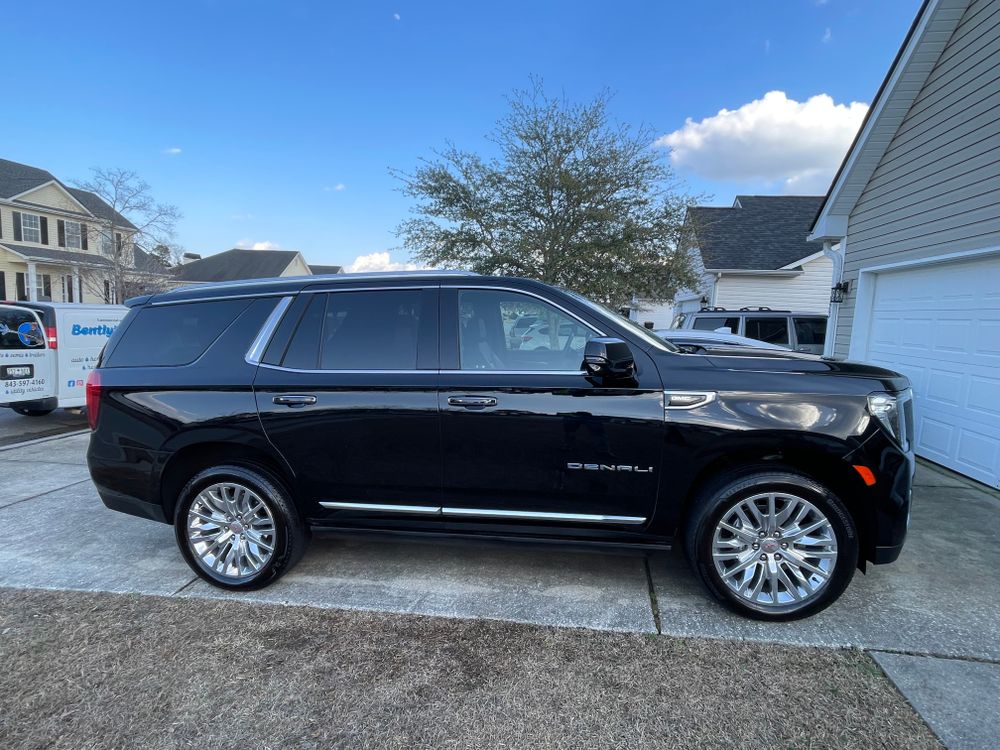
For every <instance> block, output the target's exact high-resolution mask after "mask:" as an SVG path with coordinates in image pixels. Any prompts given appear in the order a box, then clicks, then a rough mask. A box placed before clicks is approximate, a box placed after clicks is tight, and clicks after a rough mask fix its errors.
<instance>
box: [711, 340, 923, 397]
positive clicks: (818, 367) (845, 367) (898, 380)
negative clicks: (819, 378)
mask: <svg viewBox="0 0 1000 750" xmlns="http://www.w3.org/2000/svg"><path fill="white" fill-rule="evenodd" d="M695 356H702V357H704V358H705V359H706V360H707V361H708V362H710V363H711V364H712V365H714V366H715V367H718V368H720V369H724V370H746V371H754V372H776V373H777V372H780V373H798V374H803V375H808V374H816V375H833V376H840V377H853V378H866V379H869V380H880V381H882V382H883V383H885V386H886V388H887V390H891V391H899V390H903V389H904V388H908V387H909V386H910V381H909V380H908V379H907V378H906V376H905V375H901V374H900V373H898V372H895V371H893V370H887V369H886V368H884V367H877V366H876V365H870V364H866V363H864V362H851V361H847V360H839V359H830V358H829V357H821V356H819V355H817V354H803V353H801V352H793V351H780V350H777V349H751V348H742V347H741V348H731V349H711V350H709V351H708V352H706V353H705V354H703V355H695Z"/></svg>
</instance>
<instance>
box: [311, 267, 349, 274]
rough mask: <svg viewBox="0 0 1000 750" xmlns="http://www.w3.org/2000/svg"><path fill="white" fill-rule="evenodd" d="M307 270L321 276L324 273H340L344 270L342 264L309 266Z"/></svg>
mask: <svg viewBox="0 0 1000 750" xmlns="http://www.w3.org/2000/svg"><path fill="white" fill-rule="evenodd" d="M309 270H310V271H312V272H313V274H315V275H316V276H322V275H324V274H332V273H340V272H341V271H343V270H344V267H343V266H313V265H310V266H309Z"/></svg>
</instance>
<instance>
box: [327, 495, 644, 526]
mask: <svg viewBox="0 0 1000 750" xmlns="http://www.w3.org/2000/svg"><path fill="white" fill-rule="evenodd" d="M320 505H321V506H322V507H324V508H328V509H330V510H361V511H374V512H377V513H414V514H418V515H424V516H452V517H457V518H510V519H516V520H520V521H572V522H574V523H618V524H627V525H633V526H634V525H638V524H642V523H645V522H646V518H645V516H604V515H594V514H590V513H551V512H548V511H532V510H494V509H489V508H448V507H436V506H432V505H392V504H387V503H354V502H345V501H342V500H322V501H320Z"/></svg>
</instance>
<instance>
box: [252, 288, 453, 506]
mask: <svg viewBox="0 0 1000 750" xmlns="http://www.w3.org/2000/svg"><path fill="white" fill-rule="evenodd" d="M303 296H306V297H311V299H309V300H299V301H297V302H296V303H294V304H293V305H292V307H291V308H290V312H293V311H294V312H295V313H296V314H298V315H299V319H298V322H297V323H296V324H295V328H294V331H290V330H289V329H290V327H291V326H290V323H289V322H288V321H284V320H283V321H282V323H281V324H280V325H279V327H278V333H277V334H276V335H275V339H274V341H275V342H278V341H280V342H281V347H282V349H283V350H282V351H279V352H274V351H272V348H273V347H268V350H267V354H266V355H265V363H264V364H262V365H261V366H260V368H259V369H258V371H257V377H256V380H255V382H254V390H255V395H256V399H257V409H258V412H259V414H260V419H261V423H262V425H263V428H264V431H265V433H266V434H267V437H268V439H269V440H270V441H271V443H272V444H273V445H274V446H275V448H276V449H277V450H278V451H279V452H280V453H281V455H282V456H283V457H284V459H285V460H286V461H287V462H288V464H289V465H290V466H291V467H292V470H293V471H294V473H295V477H296V483H297V491H298V492H297V494H298V496H299V498H300V500H301V501H302V503H303V505H304V506H305V508H306V511H307V513H308V514H309V515H310V516H312V517H330V516H335V517H337V518H338V519H340V518H344V517H346V518H348V519H350V518H354V517H356V516H367V515H372V514H378V513H380V512H381V513H385V511H378V510H375V509H373V508H371V507H369V508H358V509H356V510H344V509H343V507H342V506H343V504H345V503H348V504H358V503H361V504H366V505H368V506H372V505H379V504H388V505H395V506H399V505H402V506H424V505H426V506H432V507H439V506H440V502H439V501H440V484H441V439H440V422H439V416H438V401H437V386H438V375H437V312H438V305H437V296H438V292H437V289H436V288H435V289H409V288H407V289H349V290H343V291H336V292H331V293H328V294H325V293H324V294H311V295H303ZM320 503H327V504H328V505H326V506H323V505H320ZM348 507H349V506H348ZM390 515H391V513H390Z"/></svg>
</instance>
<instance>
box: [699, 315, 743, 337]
mask: <svg viewBox="0 0 1000 750" xmlns="http://www.w3.org/2000/svg"><path fill="white" fill-rule="evenodd" d="M693 328H694V329H695V330H697V331H714V330H715V329H717V328H728V329H729V332H730V333H739V332H740V319H739V318H727V317H725V316H722V315H706V316H701V315H699V316H698V317H696V318H695V319H694V326H693Z"/></svg>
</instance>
